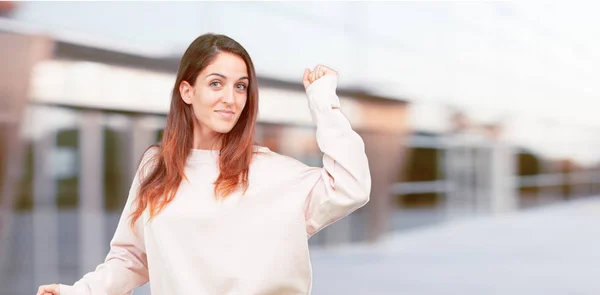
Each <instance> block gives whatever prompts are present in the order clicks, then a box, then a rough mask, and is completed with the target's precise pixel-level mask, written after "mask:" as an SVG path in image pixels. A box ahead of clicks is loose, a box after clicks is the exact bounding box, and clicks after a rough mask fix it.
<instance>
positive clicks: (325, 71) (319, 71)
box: [302, 65, 338, 89]
mask: <svg viewBox="0 0 600 295" xmlns="http://www.w3.org/2000/svg"><path fill="white" fill-rule="evenodd" d="M325 75H334V76H335V77H336V78H337V76H338V73H337V72H336V71H334V70H332V69H330V68H328V67H326V66H321V65H318V66H316V67H315V69H314V70H312V71H311V70H310V69H305V70H304V76H303V77H302V84H304V88H305V89H306V88H308V86H310V84H312V83H313V82H315V81H317V80H319V78H321V77H323V76H325Z"/></svg>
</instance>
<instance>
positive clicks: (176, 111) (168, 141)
mask: <svg viewBox="0 0 600 295" xmlns="http://www.w3.org/2000/svg"><path fill="white" fill-rule="evenodd" d="M220 52H229V53H233V54H236V55H238V56H239V57H241V58H242V59H243V60H244V61H245V62H246V67H247V70H248V77H249V80H250V82H249V85H248V88H247V91H248V94H247V101H246V105H245V107H244V109H243V110H242V113H241V114H240V118H239V120H238V122H237V123H236V124H235V126H234V127H233V129H232V130H231V131H230V132H229V133H226V134H221V136H220V140H221V143H222V145H221V150H220V155H219V160H218V164H219V169H220V174H219V177H218V178H217V180H216V182H215V189H214V192H215V196H216V197H217V198H225V197H227V195H229V194H230V193H232V192H233V191H235V190H236V189H238V188H239V187H242V188H243V190H244V192H245V191H246V189H247V188H248V172H249V167H250V162H251V160H252V156H253V154H254V127H255V122H256V117H257V115H258V83H257V81H256V73H255V71H254V64H253V63H252V59H251V58H250V55H249V54H248V52H246V50H245V49H244V47H242V46H241V45H240V44H239V43H238V42H236V41H235V40H233V39H231V38H229V37H227V36H225V35H216V34H205V35H202V36H200V37H198V38H196V40H194V41H193V42H192V43H191V44H190V46H189V47H188V48H187V50H186V51H185V53H184V54H183V57H182V58H181V61H180V63H179V70H178V72H177V79H176V80H175V85H174V86H173V92H172V96H171V107H170V110H169V114H168V116H167V124H166V127H165V130H164V133H163V138H162V142H161V143H160V144H159V145H154V146H151V147H150V148H149V149H151V148H157V149H158V152H157V153H155V154H154V156H153V157H152V158H150V159H149V160H148V161H144V162H146V163H147V164H148V165H151V166H152V168H151V169H149V170H148V171H149V172H148V173H147V175H143V176H140V179H141V184H140V187H139V190H138V194H137V199H136V204H137V206H136V209H135V211H134V212H133V213H132V214H131V217H132V219H131V226H133V225H134V224H135V222H136V221H137V220H138V219H139V218H140V216H141V215H142V213H143V212H144V210H146V208H148V209H149V211H150V218H152V217H154V216H156V214H158V213H159V212H160V211H161V210H162V209H164V207H165V206H166V205H167V204H168V203H169V202H171V201H172V200H173V199H174V198H175V194H176V192H177V189H178V187H179V185H180V183H181V181H182V180H183V179H184V178H185V175H184V167H185V163H186V159H187V158H188V156H189V154H190V152H191V149H192V144H193V143H192V140H193V124H194V120H195V118H194V112H193V110H192V106H191V105H188V104H186V103H185V102H184V101H183V100H182V98H181V94H180V92H179V85H180V84H181V83H182V82H183V81H187V82H188V83H190V84H191V85H195V82H196V78H197V77H198V74H199V73H200V72H201V71H202V70H203V69H204V68H206V67H207V66H208V65H209V64H210V63H211V62H212V61H213V60H214V58H215V57H216V56H217V54H219V53H220ZM146 152H148V151H146ZM145 154H146V153H145ZM140 162H141V161H140ZM144 169H146V168H145V167H142V169H138V170H139V171H143V170H144Z"/></svg>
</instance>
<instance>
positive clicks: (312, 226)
mask: <svg viewBox="0 0 600 295" xmlns="http://www.w3.org/2000/svg"><path fill="white" fill-rule="evenodd" d="M337 79H338V75H337V73H336V72H335V71H333V70H331V69H329V68H326V67H323V66H318V67H317V68H316V69H315V70H314V71H312V72H310V71H309V70H308V69H307V70H306V71H305V73H304V79H303V82H304V86H305V87H306V93H307V95H308V103H309V108H310V112H311V115H312V118H313V121H314V122H315V124H316V126H317V132H316V137H317V143H318V145H319V148H320V150H321V151H322V152H323V154H324V155H323V168H322V169H321V171H320V173H321V177H320V179H319V181H318V182H317V183H316V185H315V187H314V188H313V189H312V191H311V193H310V195H309V196H308V198H307V201H306V210H305V212H306V216H305V218H306V221H307V234H308V236H309V237H310V236H312V235H314V234H315V233H317V232H318V231H320V230H321V229H323V228H325V227H326V226H328V225H330V224H332V223H334V222H336V221H338V220H340V219H342V218H343V217H345V216H347V215H348V214H350V213H352V212H354V211H355V210H356V209H358V208H360V207H362V206H364V205H365V204H366V203H367V202H368V201H369V196H370V192H371V174H370V170H369V162H368V159H367V155H366V153H365V146H364V142H363V140H362V138H361V137H360V136H359V135H358V134H357V133H356V132H355V131H354V130H353V129H352V127H351V125H350V122H348V120H347V119H346V117H345V116H344V114H342V112H341V110H340V101H339V98H338V96H337V94H336V87H337Z"/></svg>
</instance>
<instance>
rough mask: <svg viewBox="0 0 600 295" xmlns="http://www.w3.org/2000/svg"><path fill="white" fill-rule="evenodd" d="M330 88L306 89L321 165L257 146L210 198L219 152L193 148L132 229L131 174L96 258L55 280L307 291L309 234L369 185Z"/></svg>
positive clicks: (276, 294)
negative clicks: (245, 177)
mask: <svg viewBox="0 0 600 295" xmlns="http://www.w3.org/2000/svg"><path fill="white" fill-rule="evenodd" d="M336 86H337V78H336V77H335V76H331V75H326V76H324V77H322V78H320V79H319V80H317V81H315V82H314V83H313V84H311V85H310V86H309V87H308V89H307V90H306V92H307V95H308V105H309V108H310V111H311V115H312V118H313V121H314V122H315V124H316V126H317V131H316V137H317V142H318V145H319V148H320V149H321V151H322V152H323V154H324V155H323V165H324V167H309V166H307V165H305V164H303V163H302V162H299V161H297V160H295V159H293V158H291V157H287V156H283V155H280V154H277V153H275V152H273V151H270V150H269V149H267V148H265V147H259V146H257V147H256V150H257V151H258V152H262V153H256V156H255V158H254V160H253V162H252V164H251V166H250V174H249V188H248V191H247V192H246V195H244V196H242V195H241V190H237V191H236V192H234V193H233V194H232V195H230V196H228V197H227V198H226V200H225V201H223V202H218V201H216V200H215V197H214V194H213V189H214V185H213V183H214V181H215V180H216V179H217V177H218V174H219V170H218V167H217V159H218V156H219V155H218V154H219V152H218V151H212V150H192V151H191V154H190V156H189V158H188V161H187V163H186V169H185V174H186V176H187V178H188V179H189V181H187V180H185V179H184V180H183V181H182V182H181V185H180V187H179V189H178V191H177V195H176V196H175V199H174V200H173V201H172V202H171V203H169V205H167V207H166V208H165V209H164V210H163V211H161V212H160V213H159V214H158V215H157V216H156V217H155V218H153V219H152V220H151V221H150V222H149V223H147V220H148V215H147V214H144V215H142V218H140V219H139V220H138V222H137V224H136V228H137V232H138V233H139V234H138V235H137V236H136V235H134V233H133V231H131V230H130V227H129V219H128V216H129V214H130V213H131V205H132V203H133V202H134V200H135V197H136V192H137V190H138V186H139V183H140V181H139V174H140V173H139V171H138V173H137V174H136V176H135V179H134V181H133V184H132V186H131V190H130V193H129V197H128V200H127V203H126V205H125V208H124V211H123V214H122V216H121V220H120V221H119V225H118V227H117V229H116V232H115V235H114V238H113V239H112V241H111V244H110V245H111V248H110V252H109V253H108V255H107V257H106V260H105V262H104V263H102V264H100V265H99V266H98V267H97V268H96V270H95V271H92V272H89V273H87V274H86V275H85V276H83V278H82V279H81V280H79V281H78V282H76V283H75V284H74V285H73V286H69V285H63V284H61V285H60V294H61V295H71V294H94V295H96V294H98V295H99V294H114V295H123V294H129V293H130V292H131V291H132V290H133V289H135V288H136V287H139V286H141V285H143V284H145V283H146V282H148V281H149V282H150V289H151V292H152V294H153V295H175V294H177V295H182V294H194V295H225V294H252V295H257V294H261V295H271V294H272V295H283V294H285V295H287V294H290V295H291V294H310V293H311V289H312V269H311V263H310V256H309V247H308V239H309V238H310V237H311V236H312V235H314V234H315V233H317V232H318V231H320V230H321V229H323V228H324V227H326V226H328V225H330V224H332V223H334V222H336V221H338V220H340V219H341V218H343V217H345V216H346V215H348V214H350V213H351V212H353V211H355V210H356V209H358V208H360V207H362V206H363V205H365V204H366V203H367V202H368V200H369V195H370V190H371V176H370V170H369V164H368V160H367V156H366V154H365V148H364V143H363V140H362V139H361V137H360V136H359V135H358V134H357V133H356V132H354V131H353V130H352V128H351V126H350V123H349V122H348V120H347V119H346V117H345V116H344V115H343V114H342V112H341V111H340V109H339V106H340V103H339V98H338V97H337V95H336V93H335V90H336ZM333 107H337V108H333ZM152 152H154V153H156V151H152ZM149 153H150V152H149ZM145 159H148V156H146V157H145ZM140 167H142V166H140Z"/></svg>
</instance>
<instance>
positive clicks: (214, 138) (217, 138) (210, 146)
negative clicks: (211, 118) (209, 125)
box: [192, 128, 222, 150]
mask: <svg viewBox="0 0 600 295" xmlns="http://www.w3.org/2000/svg"><path fill="white" fill-rule="evenodd" d="M198 129H199V128H196V129H195V130H194V142H193V144H192V148H193V149H195V150H220V149H221V139H222V137H221V134H219V133H217V132H214V131H210V132H202V131H201V130H198Z"/></svg>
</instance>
